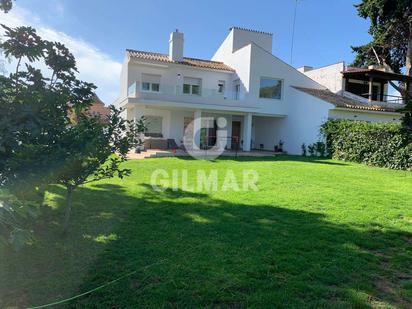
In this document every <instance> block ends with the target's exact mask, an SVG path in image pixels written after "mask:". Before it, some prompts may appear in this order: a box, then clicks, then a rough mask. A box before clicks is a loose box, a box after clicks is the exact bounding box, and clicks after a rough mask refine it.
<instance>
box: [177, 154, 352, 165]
mask: <svg viewBox="0 0 412 309" xmlns="http://www.w3.org/2000/svg"><path fill="white" fill-rule="evenodd" d="M175 158H178V159H179V160H186V161H193V160H199V159H197V158H193V157H191V156H176V157H175ZM204 160H207V161H210V162H214V163H219V161H221V162H225V161H239V162H265V161H266V162H274V161H286V162H305V163H317V164H325V165H336V166H348V165H349V163H347V162H338V161H332V160H331V159H329V158H320V157H303V156H297V155H267V156H262V157H257V156H238V157H236V156H220V157H218V158H216V159H213V160H208V159H204Z"/></svg>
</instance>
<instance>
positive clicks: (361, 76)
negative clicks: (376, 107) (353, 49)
mask: <svg viewBox="0 0 412 309" xmlns="http://www.w3.org/2000/svg"><path fill="white" fill-rule="evenodd" d="M342 74H343V77H344V79H345V90H346V91H347V90H348V89H347V87H348V84H349V82H348V81H349V79H355V80H359V81H364V82H367V83H368V85H369V91H368V93H367V95H368V99H369V101H372V94H373V84H374V83H379V84H380V86H381V89H383V87H384V85H385V84H386V83H388V82H390V81H400V82H404V83H405V85H406V90H407V93H410V91H411V89H408V88H409V84H410V83H412V76H408V75H403V74H398V73H393V72H386V71H381V70H377V69H367V68H348V69H347V70H345V71H343V72H342ZM386 96H388V95H386ZM398 98H399V97H398ZM402 99H403V100H404V99H405V97H402ZM379 100H380V101H384V93H383V91H381V92H380V98H379Z"/></svg>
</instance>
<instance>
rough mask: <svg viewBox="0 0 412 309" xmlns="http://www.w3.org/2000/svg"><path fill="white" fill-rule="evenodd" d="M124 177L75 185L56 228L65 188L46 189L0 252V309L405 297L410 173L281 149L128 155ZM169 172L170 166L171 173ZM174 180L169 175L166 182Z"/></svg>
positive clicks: (380, 303)
mask: <svg viewBox="0 0 412 309" xmlns="http://www.w3.org/2000/svg"><path fill="white" fill-rule="evenodd" d="M125 164H126V165H127V166H128V167H130V168H131V169H132V170H133V173H132V175H131V176H130V177H127V178H125V179H123V180H120V179H111V180H107V181H100V182H97V183H93V184H90V185H88V186H85V187H83V188H80V189H79V190H78V191H77V192H76V193H75V196H74V209H73V217H72V221H71V227H70V233H69V235H68V236H67V237H66V238H62V236H61V234H60V232H61V229H62V226H61V224H62V221H63V206H64V194H65V191H64V190H63V189H62V188H61V187H58V186H55V187H52V188H50V190H49V191H48V193H47V194H46V196H45V198H44V199H45V201H44V203H45V206H44V207H43V209H42V215H41V216H40V218H39V220H37V221H36V224H35V225H34V226H33V229H34V230H35V233H36V236H37V242H36V243H35V244H33V245H31V246H28V247H26V248H24V249H23V250H22V251H19V252H13V251H11V250H3V251H2V252H1V256H0V258H1V260H0V274H1V275H0V308H8V307H10V308H16V307H17V308H23V307H25V306H34V305H41V304H44V303H48V302H52V301H55V300H60V299H64V298H66V297H70V296H73V295H76V294H79V293H82V292H85V291H88V290H91V289H93V288H95V287H97V286H100V285H102V284H104V283H106V282H109V281H110V280H113V279H115V278H117V277H120V276H122V275H123V274H126V273H129V272H131V271H136V272H135V273H134V274H133V275H131V276H129V277H127V278H124V279H122V280H120V281H118V282H116V283H115V284H113V285H110V286H108V287H106V288H103V289H101V290H99V291H96V292H94V293H92V294H89V295H86V296H83V297H80V298H78V299H76V300H73V301H70V302H68V303H66V304H65V305H64V306H60V307H56V308H138V307H151V308H158V307H179V308H183V307H222V308H227V307H230V308H243V307H260V308H262V307H290V308H302V307H303V306H304V307H339V308H346V307H360V308H362V307H365V308H369V307H405V308H407V307H411V306H412V173H410V172H404V171H393V170H386V169H379V168H371V167H366V166H362V165H358V164H351V163H346V162H339V161H333V160H319V159H312V158H308V159H302V158H301V157H292V156H282V157H276V158H274V157H268V158H245V157H242V158H238V159H235V158H223V159H218V160H215V161H200V160H190V159H187V158H161V159H145V160H139V161H129V162H127V163H125ZM158 168H162V169H164V170H166V171H167V172H168V173H169V175H172V171H173V170H177V173H178V174H179V175H181V173H182V170H184V169H186V170H187V171H188V185H189V186H191V185H193V186H194V187H196V177H195V175H196V171H197V170H198V169H200V170H203V171H205V172H206V173H208V172H209V171H211V170H213V169H216V170H217V171H218V177H219V187H220V186H221V184H222V183H223V180H224V176H225V175H226V173H227V170H233V171H234V174H235V176H236V177H237V179H238V180H239V181H240V180H241V179H242V178H241V176H242V171H243V170H245V169H247V170H256V171H257V172H258V175H259V180H258V181H257V183H256V184H257V187H258V189H259V190H258V191H256V192H255V191H248V192H243V191H239V192H236V191H231V190H229V191H226V192H222V191H218V192H209V191H206V190H202V191H196V190H188V189H187V188H182V187H180V189H179V190H170V189H169V190H166V191H164V192H155V191H154V190H153V189H152V187H151V186H150V179H151V175H152V172H153V171H155V170H156V169H158ZM175 173H176V172H175ZM179 185H181V183H179Z"/></svg>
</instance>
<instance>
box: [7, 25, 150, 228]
mask: <svg viewBox="0 0 412 309" xmlns="http://www.w3.org/2000/svg"><path fill="white" fill-rule="evenodd" d="M2 27H3V28H4V29H5V38H6V40H5V41H4V42H2V43H1V44H0V48H1V49H2V50H3V51H4V53H5V55H6V57H11V58H14V59H15V60H16V68H15V70H14V71H13V72H12V73H10V74H9V76H0V184H1V185H7V187H8V188H9V189H10V190H11V191H12V192H13V193H14V194H16V195H17V197H18V198H19V199H20V200H25V199H27V192H31V191H33V188H35V187H38V186H41V185H47V184H50V183H61V184H63V185H64V186H66V188H67V190H68V195H67V198H68V201H67V205H68V207H67V209H68V210H67V215H66V220H65V221H66V223H65V230H66V231H67V226H68V222H69V218H70V210H71V205H72V202H71V200H72V193H73V191H74V190H75V189H76V188H77V187H78V186H80V185H82V184H84V183H87V182H90V181H95V180H99V179H103V178H109V177H113V176H119V177H123V176H125V175H128V174H129V173H130V171H129V170H127V169H123V168H121V167H120V164H121V163H122V162H123V161H124V160H125V159H126V153H127V152H128V150H129V149H130V148H131V147H133V146H134V145H136V143H139V142H140V140H139V139H138V135H137V132H140V131H142V130H143V129H142V126H143V123H142V122H139V123H138V124H133V123H130V122H129V121H126V120H123V119H122V118H121V117H120V111H119V110H117V109H115V108H114V107H111V115H110V117H109V118H108V119H106V120H105V121H102V120H101V119H100V118H98V117H92V116H90V115H89V113H88V112H87V110H88V108H89V106H90V105H91V103H92V101H93V99H94V89H95V88H96V87H95V86H94V85H93V84H91V83H87V82H83V81H81V80H79V79H77V77H76V73H77V68H76V61H75V58H74V56H73V55H72V54H71V53H70V51H69V50H68V49H67V48H66V47H65V46H64V45H63V44H61V43H58V42H50V41H47V40H43V39H42V38H41V37H40V36H39V35H38V34H37V32H36V30H35V29H33V28H31V27H16V28H10V27H7V26H5V25H2ZM35 62H36V63H38V62H43V64H44V65H45V66H46V67H47V69H48V70H47V72H50V74H49V76H47V77H46V76H44V75H43V72H44V71H41V70H39V69H37V68H35V67H34V63H35ZM73 114H75V115H76V117H75V119H76V121H73V119H72V117H71V115H73ZM114 153H116V154H117V155H114ZM108 159H109V160H108ZM107 160H108V161H107ZM106 161H107V162H106Z"/></svg>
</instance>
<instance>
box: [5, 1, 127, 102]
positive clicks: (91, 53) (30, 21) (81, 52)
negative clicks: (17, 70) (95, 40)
mask: <svg viewBox="0 0 412 309" xmlns="http://www.w3.org/2000/svg"><path fill="white" fill-rule="evenodd" d="M0 23H2V24H5V25H7V26H12V27H16V26H21V25H30V26H32V27H34V28H35V29H36V30H37V32H38V34H39V35H40V36H41V37H42V38H43V39H46V40H49V41H58V42H61V43H63V44H64V45H66V47H67V48H68V49H69V50H70V51H71V52H72V53H73V55H74V56H75V58H76V62H77V68H78V70H79V78H80V79H81V80H84V81H87V82H93V83H94V84H95V85H96V86H97V90H96V92H97V94H98V96H99V97H100V98H101V99H102V100H103V101H104V102H105V103H106V104H111V103H113V102H114V100H115V99H116V97H117V94H118V91H119V90H118V89H119V80H120V70H121V63H119V62H117V61H115V60H113V59H112V58H111V57H110V56H109V55H107V54H105V53H104V52H102V51H100V50H99V49H98V48H96V47H95V46H93V45H92V44H90V43H88V42H86V41H84V40H82V39H79V38H74V37H72V36H70V35H68V34H66V33H63V32H60V31H57V30H55V29H53V28H51V27H48V26H47V25H44V23H43V22H42V21H41V20H40V18H39V17H38V16H35V15H33V14H32V13H30V12H28V11H27V10H25V9H23V8H21V7H19V6H17V5H14V7H13V9H12V10H11V11H10V12H9V13H7V14H4V13H0ZM7 67H8V66H7V65H6V68H7ZM9 67H11V66H9Z"/></svg>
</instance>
